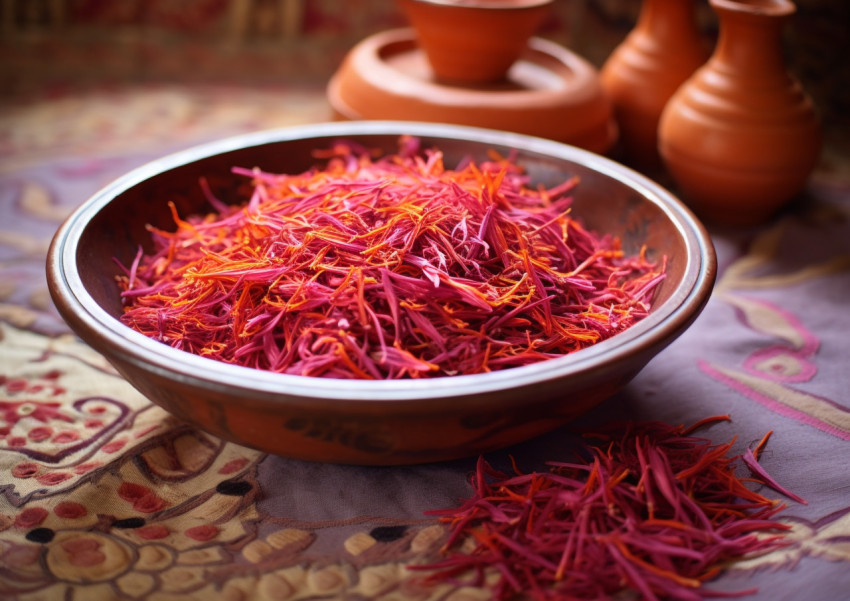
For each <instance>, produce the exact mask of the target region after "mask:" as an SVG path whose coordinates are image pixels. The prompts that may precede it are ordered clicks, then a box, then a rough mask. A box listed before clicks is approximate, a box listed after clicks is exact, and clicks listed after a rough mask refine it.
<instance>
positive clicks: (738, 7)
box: [708, 0, 797, 17]
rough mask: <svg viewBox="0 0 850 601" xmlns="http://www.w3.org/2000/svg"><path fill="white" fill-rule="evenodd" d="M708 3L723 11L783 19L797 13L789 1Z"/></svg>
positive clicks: (718, 0) (720, 0) (711, 0)
mask: <svg viewBox="0 0 850 601" xmlns="http://www.w3.org/2000/svg"><path fill="white" fill-rule="evenodd" d="M708 3H709V4H710V5H711V6H712V7H714V8H720V9H723V10H728V11H733V12H737V13H745V14H756V15H768V16H773V17H783V16H786V15H791V14H794V13H795V12H796V11H797V7H796V5H795V4H794V3H793V2H791V0H708Z"/></svg>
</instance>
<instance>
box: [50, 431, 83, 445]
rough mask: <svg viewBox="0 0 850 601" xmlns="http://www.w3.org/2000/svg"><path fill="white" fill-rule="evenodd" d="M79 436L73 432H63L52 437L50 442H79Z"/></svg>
mask: <svg viewBox="0 0 850 601" xmlns="http://www.w3.org/2000/svg"><path fill="white" fill-rule="evenodd" d="M79 438H80V435H79V433H77V432H74V431H73V430H63V431H62V432H59V433H58V434H56V436H54V437H53V438H52V439H51V440H50V442H55V443H56V444H67V443H69V442H76V441H77V440H79Z"/></svg>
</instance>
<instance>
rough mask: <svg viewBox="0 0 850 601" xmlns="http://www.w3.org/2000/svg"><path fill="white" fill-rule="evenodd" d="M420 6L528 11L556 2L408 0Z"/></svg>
mask: <svg viewBox="0 0 850 601" xmlns="http://www.w3.org/2000/svg"><path fill="white" fill-rule="evenodd" d="M408 2H417V3H419V4H432V5H435V6H440V7H446V8H462V9H473V10H500V11H511V10H528V9H536V8H539V7H541V6H546V5H548V4H553V3H554V2H555V0H408Z"/></svg>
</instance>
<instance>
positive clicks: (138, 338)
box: [47, 121, 716, 465]
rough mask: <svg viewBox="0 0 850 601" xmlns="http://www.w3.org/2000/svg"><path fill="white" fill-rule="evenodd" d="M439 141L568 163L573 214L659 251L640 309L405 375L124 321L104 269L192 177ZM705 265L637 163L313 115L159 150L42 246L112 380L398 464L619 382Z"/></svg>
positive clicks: (473, 441)
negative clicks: (237, 357)
mask: <svg viewBox="0 0 850 601" xmlns="http://www.w3.org/2000/svg"><path fill="white" fill-rule="evenodd" d="M401 134H410V135H414V136H418V137H419V138H421V139H422V141H423V143H424V144H425V145H429V146H436V147H438V148H440V149H441V150H442V151H443V152H444V155H445V159H446V164H447V165H449V166H451V165H453V164H454V163H455V162H456V161H458V160H460V159H461V158H463V157H466V156H470V155H471V156H473V157H478V158H483V157H484V156H485V153H486V152H487V151H488V150H489V149H495V150H497V151H499V152H503V153H507V152H508V151H510V150H516V151H517V152H518V160H519V161H520V162H521V164H523V165H524V166H525V167H526V168H527V170H528V172H529V174H530V175H531V177H532V178H533V180H534V181H536V182H540V183H543V184H547V185H553V184H554V183H556V182H560V181H563V179H564V178H565V177H569V176H572V175H578V176H579V177H580V178H581V183H580V185H579V187H578V188H577V191H576V193H575V204H574V212H575V213H574V214H575V215H578V216H581V217H582V219H583V220H584V222H585V224H586V225H587V227H590V228H593V229H595V230H597V231H600V232H609V233H612V234H615V235H617V236H619V237H621V239H622V242H623V245H624V248H625V250H626V251H627V252H637V251H638V250H639V249H640V247H641V245H646V246H647V248H648V254H649V256H650V258H660V257H661V256H662V255H666V256H667V257H668V275H667V278H666V280H665V281H664V283H663V285H662V286H661V288H660V290H659V291H658V293H657V298H656V300H655V305H654V307H653V309H652V312H651V314H650V315H649V316H648V317H647V318H646V319H644V320H643V321H640V322H638V323H637V324H636V325H634V326H633V327H631V328H629V329H628V330H626V331H625V332H622V333H620V334H618V335H616V336H614V337H613V338H611V339H608V340H606V341H603V342H600V343H599V344H597V345H595V346H593V347H590V348H588V349H585V350H582V351H579V352H576V353H573V354H570V355H566V356H563V357H560V358H556V359H550V360H548V361H544V362H541V363H537V364H533V365H528V366H524V367H517V368H513V369H509V370H504V371H500V372H492V373H487V374H475V375H460V376H452V377H442V378H432V379H427V380H408V381H365V380H363V381H350V380H346V381H339V380H332V379H326V378H311V377H303V376H292V375H282V374H275V373H271V372H263V371H260V370H255V369H251V368H246V367H240V366H234V365H227V364H223V363H220V362H217V361H214V360H212V359H208V358H203V357H200V356H196V355H192V354H190V353H187V352H184V351H179V350H176V349H173V348H171V347H169V346H167V345H164V344H161V343H159V342H156V341H154V340H152V339H149V338H147V337H145V336H144V335H142V334H139V333H138V332H135V331H134V330H132V329H130V328H129V327H127V326H125V325H123V324H122V323H121V322H120V321H119V319H118V317H119V315H120V313H121V302H120V299H119V291H118V288H117V286H116V284H115V280H114V278H115V276H116V274H117V271H118V270H117V267H116V264H115V262H114V260H113V257H114V258H116V259H118V260H119V261H121V262H123V263H124V264H129V263H130V262H131V261H132V258H133V256H134V255H135V253H136V251H137V248H138V246H139V245H140V244H141V245H143V246H145V245H149V242H150V238H149V234H148V232H147V230H146V229H145V225H146V224H153V225H155V226H158V227H169V225H170V224H171V213H170V211H169V208H168V204H167V203H168V201H169V200H171V201H173V202H175V203H176V205H177V208H178V211H179V212H180V214H190V213H193V212H200V211H204V212H206V211H209V210H210V207H209V206H208V205H207V204H206V200H205V196H204V194H203V193H202V191H201V189H200V187H199V185H198V180H199V177H201V176H206V177H208V178H209V179H210V181H211V183H214V189H213V192H214V193H215V194H216V195H217V196H218V198H220V199H224V198H227V192H228V190H233V189H235V186H236V179H235V176H231V175H230V169H231V167H233V166H234V165H242V166H249V167H253V166H257V167H260V168H262V169H265V170H269V171H276V172H294V171H302V170H305V169H307V168H309V167H310V166H312V165H313V164H314V159H313V158H312V157H311V152H312V151H313V150H314V149H316V148H324V147H327V146H329V145H330V144H331V143H332V142H333V141H334V140H337V139H339V138H345V139H350V140H355V141H359V142H361V143H363V144H366V145H368V146H369V147H376V148H382V149H384V150H385V151H394V150H396V148H397V140H398V136H399V135H401ZM715 274H716V259H715V254H714V249H713V247H712V244H711V241H710V239H709V238H708V236H707V234H706V232H705V230H704V228H703V226H702V225H701V224H700V222H699V221H697V220H696V219H695V218H694V216H693V215H692V214H691V212H690V211H689V210H688V209H687V208H685V207H684V205H683V204H682V203H681V202H680V201H678V200H677V199H676V198H675V197H673V196H672V195H671V194H670V193H669V192H667V191H666V190H664V189H663V188H661V187H659V186H658V185H656V184H655V183H653V182H652V181H651V180H649V179H647V178H645V177H644V176H642V175H640V174H638V173H636V172H634V171H631V170H629V169H627V168H625V167H623V166H621V165H619V164H617V163H614V162H612V161H610V160H608V159H606V158H603V157H601V156H598V155H595V154H592V153H589V152H586V151H584V150H581V149H578V148H575V147H572V146H567V145H564V144H560V143H558V142H554V141H551V140H544V139H541V138H533V137H529V136H524V135H519V134H511V133H506V132H497V131H492V130H485V129H477V128H470V127H465V126H457V125H441V124H434V123H415V122H390V121H387V122H384V121H361V122H344V123H323V124H316V125H310V126H303V127H294V128H286V129H281V130H274V131H266V132H259V133H256V134H249V135H243V136H239V137H234V138H229V139H224V140H221V141H218V142H214V143H211V144H207V145H204V146H200V147H197V148H194V149H190V150H187V151H184V152H181V153H178V154H174V155H171V156H167V157H164V158H162V159H160V160H157V161H155V162H153V163H150V164H148V165H146V166H143V167H141V168H139V169H136V170H135V171H132V172H130V173H128V174H127V175H125V176H123V177H121V178H120V179H118V180H116V181H115V182H113V183H111V184H110V185H108V186H107V187H105V188H104V189H102V190H101V191H100V192H98V193H97V194H95V195H94V196H93V197H92V198H90V199H89V200H88V201H86V202H85V203H84V204H83V205H81V206H80V207H79V208H78V209H77V210H76V211H75V212H74V213H73V214H72V215H71V216H70V217H69V218H68V219H67V221H65V223H64V224H63V225H62V226H61V227H60V229H59V230H58V231H57V233H56V235H55V237H54V239H53V242H52V244H51V247H50V251H49V254H48V259H47V275H48V284H49V288H50V292H51V295H52V297H53V300H54V302H55V304H56V306H57V308H58V310H59V312H60V313H61V314H62V316H63V317H64V319H65V320H66V321H67V322H68V324H69V325H70V326H71V328H72V329H73V330H74V331H75V332H76V333H77V334H78V335H79V336H80V337H81V338H82V339H83V340H84V341H85V342H87V343H88V344H90V345H91V346H92V347H93V348H94V349H95V350H97V351H99V352H100V353H102V354H103V355H104V356H105V357H106V358H107V359H108V360H109V361H110V362H111V363H112V364H113V365H114V366H115V368H116V369H117V370H118V371H119V372H120V373H121V374H122V375H123V376H124V377H126V378H127V380H128V381H129V382H130V383H131V384H132V385H133V386H135V387H136V388H138V390H140V391H141V392H142V393H143V394H145V395H146V396H147V397H149V398H150V399H151V400H152V401H154V402H155V403H157V404H159V405H161V406H162V407H164V408H165V409H166V410H168V411H169V412H171V413H172V414H174V415H176V416H178V417H179V418H182V419H184V420H186V421H187V422H190V423H192V424H195V425H197V426H198V427H199V428H202V429H204V430H206V431H208V432H210V433H212V434H214V435H217V436H219V437H221V438H224V439H227V440H230V441H233V442H236V443H238V444H242V445H246V446H250V447H254V448H257V449H261V450H263V451H267V452H270V453H275V454H279V455H284V456H289V457H295V458H300V459H307V460H317V461H328V462H337V463H353V464H371V465H390V464H413V463H422V462H429V461H437V460H445V459H451V458H457V457H462V456H470V455H475V454H478V453H482V452H486V451H489V450H493V449H497V448H501V447H505V446H508V445H511V444H513V443H516V442H519V441H522V440H525V439H528V438H531V437H533V436H536V435H539V434H542V433H544V432H547V431H549V430H552V429H554V428H556V427H558V426H559V425H562V424H564V423H566V422H568V421H570V420H572V419H573V418H575V417H577V416H578V415H580V414H582V413H584V412H586V411H587V410H589V409H590V408H591V407H593V406H595V405H597V404H598V403H600V402H601V401H603V400H604V399H606V398H607V397H609V396H611V395H612V394H614V393H615V392H617V391H618V390H619V389H621V388H622V387H623V386H625V385H626V384H627V383H628V382H629V381H630V380H631V379H632V378H633V377H634V376H635V375H636V374H637V373H638V372H639V371H640V370H641V369H642V368H643V367H644V366H645V365H646V364H647V363H648V362H649V361H650V360H651V359H652V358H653V357H654V356H655V355H656V354H657V353H658V352H659V351H661V350H662V349H663V348H665V347H666V346H667V345H668V344H670V343H671V342H673V340H674V339H675V338H677V337H678V336H679V335H680V334H681V333H682V332H683V331H684V330H685V329H686V328H687V327H688V326H689V325H690V324H691V323H692V321H693V320H694V319H695V318H696V317H697V315H698V314H699V313H700V311H701V310H702V308H703V306H704V305H705V303H706V301H707V300H708V298H709V294H710V292H711V289H712V285H713V282H714V279H715Z"/></svg>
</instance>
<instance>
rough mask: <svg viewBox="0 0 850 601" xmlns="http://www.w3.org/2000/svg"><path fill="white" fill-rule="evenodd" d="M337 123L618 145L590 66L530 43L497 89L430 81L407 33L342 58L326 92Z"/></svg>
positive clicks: (558, 49)
mask: <svg viewBox="0 0 850 601" xmlns="http://www.w3.org/2000/svg"><path fill="white" fill-rule="evenodd" d="M327 97H328V103H329V104H330V106H331V108H332V110H333V116H334V118H335V119H338V120H339V119H348V120H361V119H365V120H387V119H391V120H400V121H428V122H438V123H453V124H458V125H473V126H476V127H486V128H490V129H500V130H506V131H512V132H517V133H522V134H528V135H533V136H539V137H542V138H550V139H553V140H558V141H559V142H566V143H567V144H572V145H574V146H579V147H581V148H584V149H586V150H590V151H593V152H597V153H599V154H604V153H605V152H607V151H609V150H610V149H611V147H612V146H613V144H614V142H615V141H616V139H617V126H616V122H615V121H614V114H613V110H612V108H611V103H610V101H609V100H608V98H607V96H606V95H605V93H604V91H603V90H602V86H601V85H600V84H599V72H598V71H597V70H596V68H595V67H593V65H591V64H590V63H589V62H588V61H586V60H585V59H583V58H582V57H580V56H578V55H577V54H575V53H574V52H571V51H569V50H568V49H566V48H564V47H563V46H561V45H559V44H555V43H554V42H551V41H549V40H544V39H541V38H532V39H531V40H529V42H528V45H527V47H526V49H525V51H524V52H523V54H522V56H521V58H520V60H519V61H517V63H516V65H515V66H514V68H513V69H511V72H510V74H509V77H508V78H507V79H506V80H505V81H504V82H501V83H498V84H492V85H489V86H479V87H459V86H453V85H447V84H442V83H440V82H436V81H434V80H433V77H432V74H431V69H430V67H429V65H428V61H427V59H426V58H425V56H424V53H423V52H422V50H421V49H420V48H419V47H418V45H417V41H416V35H415V33H414V31H413V30H412V29H409V28H405V29H393V30H388V31H382V32H379V33H377V34H374V35H372V36H369V37H368V38H366V39H364V40H362V41H361V42H359V43H358V44H357V45H356V46H355V47H354V48H352V50H351V51H350V52H349V53H348V54H347V55H346V57H345V59H344V60H343V62H342V64H341V65H340V67H339V69H338V70H337V71H336V73H335V74H334V75H333V77H331V79H330V81H329V82H328V87H327Z"/></svg>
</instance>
